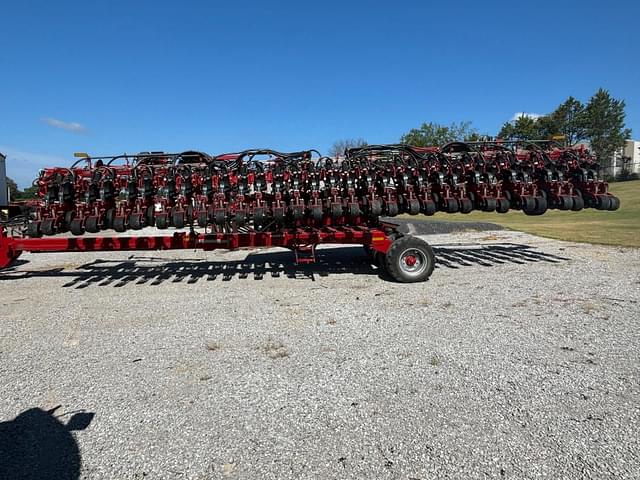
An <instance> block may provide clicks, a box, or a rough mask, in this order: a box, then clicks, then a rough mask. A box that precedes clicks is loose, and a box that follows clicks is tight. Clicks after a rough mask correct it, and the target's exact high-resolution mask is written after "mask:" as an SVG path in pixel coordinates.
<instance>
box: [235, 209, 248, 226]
mask: <svg viewBox="0 0 640 480" xmlns="http://www.w3.org/2000/svg"><path fill="white" fill-rule="evenodd" d="M233 219H234V220H235V222H236V226H238V227H243V226H244V224H245V223H246V222H247V214H246V212H245V211H244V210H238V211H236V214H235V215H234V217H233Z"/></svg>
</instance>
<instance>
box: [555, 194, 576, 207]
mask: <svg viewBox="0 0 640 480" xmlns="http://www.w3.org/2000/svg"><path fill="white" fill-rule="evenodd" d="M558 208H559V209H560V210H571V209H572V208H573V197H572V196H570V195H560V199H559V201H558Z"/></svg>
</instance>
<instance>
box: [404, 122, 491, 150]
mask: <svg viewBox="0 0 640 480" xmlns="http://www.w3.org/2000/svg"><path fill="white" fill-rule="evenodd" d="M479 138H481V135H480V134H479V133H478V131H477V130H476V129H475V128H472V127H471V122H460V123H456V122H453V123H452V124H451V125H449V126H446V125H441V124H439V123H434V122H429V123H423V124H422V125H421V126H420V128H413V129H411V130H409V132H408V133H405V134H404V135H402V137H400V143H403V144H405V145H412V146H414V147H429V146H433V145H444V144H445V143H449V142H456V141H458V142H461V141H464V140H466V141H474V140H478V139H479Z"/></svg>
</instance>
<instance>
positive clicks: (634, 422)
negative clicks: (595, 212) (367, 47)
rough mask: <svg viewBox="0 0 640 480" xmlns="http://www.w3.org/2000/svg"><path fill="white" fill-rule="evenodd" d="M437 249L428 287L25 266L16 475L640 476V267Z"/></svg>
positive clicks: (607, 250)
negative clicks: (45, 472)
mask: <svg viewBox="0 0 640 480" xmlns="http://www.w3.org/2000/svg"><path fill="white" fill-rule="evenodd" d="M425 238H427V240H428V241H429V242H430V243H431V244H433V245H434V246H435V251H436V255H437V257H438V268H436V270H435V272H434V274H433V276H432V278H431V280H429V281H428V282H426V283H422V284H412V285H401V284H396V283H392V282H389V281H386V280H384V279H381V278H379V272H378V271H377V269H376V268H375V267H371V266H369V265H368V263H367V262H366V257H365V256H364V254H363V253H362V251H361V248H358V247H342V248H338V249H336V248H327V249H322V250H320V251H319V262H318V264H317V265H314V266H308V267H304V268H299V267H295V266H293V265H292V263H291V254H290V253H289V252H286V251H282V250H278V249H275V250H268V251H259V252H256V251H252V252H247V251H236V252H209V253H207V252H192V251H183V252H161V253H156V252H148V253H135V254H133V255H132V254H130V253H123V252H112V253H102V254H93V253H86V254H25V255H23V256H22V257H21V262H20V263H19V264H18V265H17V266H16V267H15V268H13V269H11V270H9V271H3V272H0V303H1V304H2V305H1V307H0V308H1V310H0V311H1V312H2V313H1V315H0V317H1V320H0V321H1V325H0V327H1V329H0V381H1V389H0V421H2V422H3V423H0V477H3V474H4V475H5V476H6V478H17V474H16V472H21V473H28V472H32V471H33V470H37V469H40V470H42V469H47V468H49V469H52V470H49V475H44V476H43V477H42V478H76V475H77V472H78V471H79V474H80V477H81V478H86V479H116V478H117V479H141V478H152V479H156V478H157V479H165V478H166V479H174V478H177V479H182V478H185V479H208V478H273V479H281V478H323V479H325V478H362V479H374V478H390V479H396V478H398V479H427V478H484V477H490V478H554V479H556V478H597V479H601V478H638V477H640V467H639V462H640V446H639V422H640V388H639V367H640V351H639V349H638V345H639V340H640V338H639V337H640V335H639V333H640V328H639V326H638V319H639V318H640V315H639V313H640V308H639V307H640V303H639V302H640V250H633V249H621V248H612V247H601V246H591V245H584V244H574V243H566V242H558V241H554V240H547V239H541V238H537V237H533V236H530V235H526V234H522V233H515V232H506V231H495V232H482V233H458V234H455V235H434V236H429V237H425ZM56 406H59V408H58V409H57V410H55V411H54V412H53V413H51V414H49V413H47V412H46V411H47V410H48V409H52V408H54V407H56ZM77 412H81V413H80V414H81V415H84V417H83V418H81V420H84V424H82V422H78V421H77V420H78V413H77ZM82 412H84V413H82ZM74 413H75V415H76V417H74ZM72 418H74V419H75V420H71V419H72ZM47 462H49V463H47ZM3 469H4V470H3ZM55 469H60V471H61V472H62V473H60V474H58V473H56V474H53V473H51V472H53V471H55ZM63 474H66V475H67V476H66V477H63ZM10 475H11V476H10Z"/></svg>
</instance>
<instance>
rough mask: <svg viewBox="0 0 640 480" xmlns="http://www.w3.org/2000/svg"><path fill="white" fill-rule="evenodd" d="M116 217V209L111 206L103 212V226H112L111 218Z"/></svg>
mask: <svg viewBox="0 0 640 480" xmlns="http://www.w3.org/2000/svg"><path fill="white" fill-rule="evenodd" d="M114 218H116V211H115V210H114V209H113V208H110V209H108V210H107V211H106V212H105V213H104V228H105V229H107V228H113V220H114Z"/></svg>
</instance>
